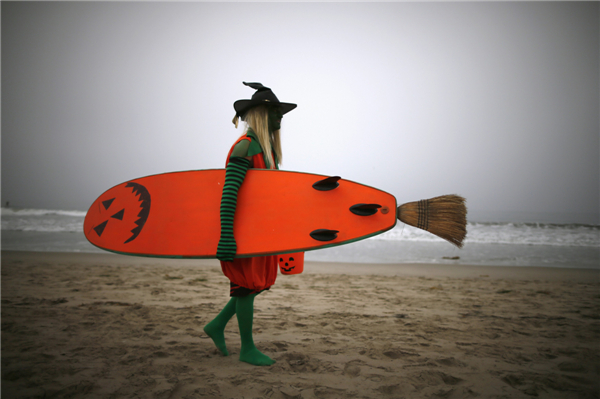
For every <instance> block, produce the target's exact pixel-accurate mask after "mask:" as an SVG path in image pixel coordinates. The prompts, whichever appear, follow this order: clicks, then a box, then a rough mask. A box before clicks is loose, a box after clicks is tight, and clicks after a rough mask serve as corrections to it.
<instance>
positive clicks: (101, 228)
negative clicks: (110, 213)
mask: <svg viewBox="0 0 600 399" xmlns="http://www.w3.org/2000/svg"><path fill="white" fill-rule="evenodd" d="M106 223H108V220H107V221H106V222H103V223H100V224H99V225H98V226H96V227H94V230H95V231H96V234H98V237H100V236H101V235H102V232H104V228H105V227H106Z"/></svg>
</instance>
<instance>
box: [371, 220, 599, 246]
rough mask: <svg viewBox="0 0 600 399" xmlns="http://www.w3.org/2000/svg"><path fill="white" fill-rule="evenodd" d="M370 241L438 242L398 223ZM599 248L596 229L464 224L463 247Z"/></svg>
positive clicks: (424, 233) (553, 225) (438, 239)
mask: <svg viewBox="0 0 600 399" xmlns="http://www.w3.org/2000/svg"><path fill="white" fill-rule="evenodd" d="M372 239H374V240H401V241H423V242H425V241H430V242H442V241H443V240H442V239H441V238H438V237H436V236H434V235H433V234H430V233H428V232H426V231H424V230H421V229H417V228H415V227H412V226H408V225H404V224H402V223H399V224H398V225H397V226H396V227H394V228H393V229H392V230H390V231H387V232H385V233H383V234H380V235H378V236H375V237H373V238H372ZM468 243H479V244H511V245H552V246H573V247H600V226H587V225H576V224H569V225H557V224H530V223H468V224H467V237H466V239H465V244H468Z"/></svg>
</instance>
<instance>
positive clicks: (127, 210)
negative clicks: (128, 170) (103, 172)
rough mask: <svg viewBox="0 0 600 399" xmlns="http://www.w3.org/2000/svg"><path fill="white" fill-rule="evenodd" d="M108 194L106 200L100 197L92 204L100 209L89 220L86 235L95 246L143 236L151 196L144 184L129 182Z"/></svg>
mask: <svg viewBox="0 0 600 399" xmlns="http://www.w3.org/2000/svg"><path fill="white" fill-rule="evenodd" d="M105 194H106V197H105V198H104V197H101V198H99V199H98V200H97V204H94V205H93V206H97V213H95V214H94V215H93V218H92V219H90V221H89V224H88V227H86V235H88V237H89V239H90V241H91V242H92V243H94V241H95V242H98V243H101V242H103V241H104V242H108V241H110V242H115V243H122V244H127V243H130V242H131V241H133V240H135V239H136V238H137V237H138V236H139V235H140V233H141V231H142V229H143V228H144V225H145V224H146V221H147V220H148V215H149V214H150V193H149V192H148V190H147V189H146V188H145V187H144V186H142V185H141V184H138V183H133V182H129V183H126V184H123V185H121V186H117V187H114V188H113V189H111V190H109V191H107V192H106V193H105ZM89 215H90V212H88V217H89ZM92 238H93V240H92Z"/></svg>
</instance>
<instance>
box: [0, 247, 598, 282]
mask: <svg viewBox="0 0 600 399" xmlns="http://www.w3.org/2000/svg"><path fill="white" fill-rule="evenodd" d="M1 255H2V258H4V257H7V259H12V258H20V259H25V260H27V261H55V260H57V259H60V260H65V261H69V262H78V263H81V264H85V265H91V264H104V265H140V264H144V265H152V266H165V267H192V268H198V267H214V268H218V269H219V270H220V264H219V261H218V260H217V259H171V258H152V257H144V256H128V255H120V254H115V253H111V252H106V253H92V252H42V251H39V252H38V251H13V250H2V251H1ZM304 273H305V274H348V275H380V276H407V277H408V276H410V277H436V278H442V277H447V278H481V277H482V276H485V277H486V278H489V279H515V280H540V281H573V282H582V283H585V282H600V269H589V268H571V267H568V268H567V267H555V266H545V267H544V266H490V265H462V264H436V263H349V262H347V263H345V262H316V261H306V262H305V265H304Z"/></svg>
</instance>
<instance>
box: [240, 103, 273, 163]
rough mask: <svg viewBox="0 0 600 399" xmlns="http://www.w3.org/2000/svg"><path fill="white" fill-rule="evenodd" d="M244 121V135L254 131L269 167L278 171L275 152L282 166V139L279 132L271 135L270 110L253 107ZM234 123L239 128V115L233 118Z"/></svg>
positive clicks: (263, 107) (243, 118) (244, 117)
mask: <svg viewBox="0 0 600 399" xmlns="http://www.w3.org/2000/svg"><path fill="white" fill-rule="evenodd" d="M242 120H243V121H244V122H246V129H245V130H244V134H245V133H246V132H247V131H248V130H252V131H253V132H254V133H255V134H256V137H257V138H258V142H259V143H260V146H261V148H262V150H263V156H264V157H265V161H266V163H267V166H269V167H270V168H271V169H276V167H275V166H274V165H275V161H274V160H273V152H274V153H275V155H276V156H277V161H278V162H277V163H278V165H280V164H281V158H282V154H281V137H280V135H279V130H276V131H274V132H273V133H269V109H268V108H267V107H266V106H263V105H259V106H257V107H252V108H250V109H249V110H248V112H246V114H245V115H244V116H243V117H242ZM232 122H233V124H234V125H235V127H236V128H237V127H238V116H237V115H236V116H235V117H234V118H233V121H232Z"/></svg>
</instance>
